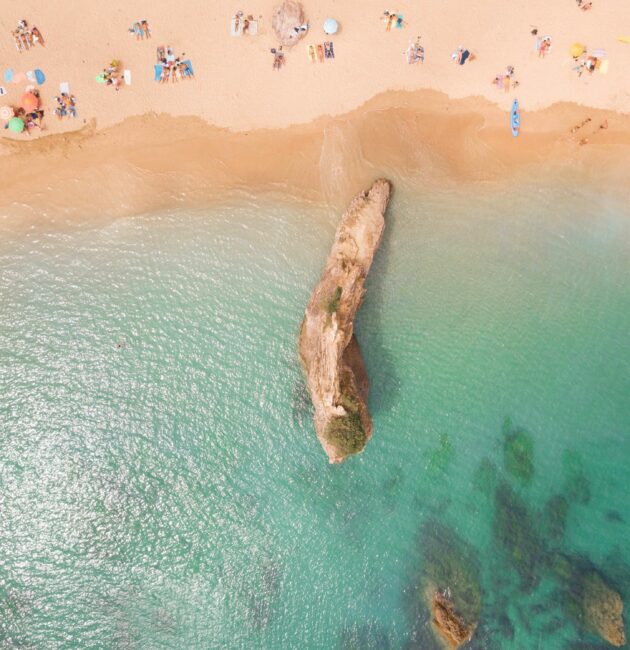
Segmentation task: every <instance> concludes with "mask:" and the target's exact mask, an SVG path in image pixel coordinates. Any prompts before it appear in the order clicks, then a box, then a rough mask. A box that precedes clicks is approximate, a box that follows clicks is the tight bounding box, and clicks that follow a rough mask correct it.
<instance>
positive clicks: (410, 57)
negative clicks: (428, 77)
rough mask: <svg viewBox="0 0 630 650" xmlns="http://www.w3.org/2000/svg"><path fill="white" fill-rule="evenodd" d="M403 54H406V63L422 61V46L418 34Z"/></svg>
mask: <svg viewBox="0 0 630 650" xmlns="http://www.w3.org/2000/svg"><path fill="white" fill-rule="evenodd" d="M405 54H406V56H407V63H409V64H410V65H413V64H414V63H424V48H423V47H422V45H420V36H418V38H417V39H416V42H415V43H409V47H408V48H407V51H406V52H405Z"/></svg>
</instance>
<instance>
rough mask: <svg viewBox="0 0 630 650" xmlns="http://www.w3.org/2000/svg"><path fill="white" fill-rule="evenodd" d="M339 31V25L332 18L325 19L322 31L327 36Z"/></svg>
mask: <svg viewBox="0 0 630 650" xmlns="http://www.w3.org/2000/svg"><path fill="white" fill-rule="evenodd" d="M338 29H339V23H338V22H337V21H336V20H335V19H334V18H326V20H325V21H324V31H325V32H326V33H327V34H336V33H337V30H338Z"/></svg>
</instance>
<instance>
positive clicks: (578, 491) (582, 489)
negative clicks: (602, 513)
mask: <svg viewBox="0 0 630 650" xmlns="http://www.w3.org/2000/svg"><path fill="white" fill-rule="evenodd" d="M562 474H563V477H564V493H565V494H566V495H567V498H568V499H569V501H575V502H576V503H580V504H582V505H586V504H587V503H588V502H589V501H590V500H591V487H590V485H589V482H588V479H587V478H586V475H585V474H584V469H583V466H582V459H581V458H580V456H579V454H577V453H576V452H574V451H571V450H570V449H567V451H565V452H564V453H563V454H562Z"/></svg>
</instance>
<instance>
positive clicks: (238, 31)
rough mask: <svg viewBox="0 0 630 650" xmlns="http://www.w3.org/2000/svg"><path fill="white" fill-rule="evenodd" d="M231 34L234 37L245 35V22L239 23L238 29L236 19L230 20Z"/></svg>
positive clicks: (240, 21)
mask: <svg viewBox="0 0 630 650" xmlns="http://www.w3.org/2000/svg"><path fill="white" fill-rule="evenodd" d="M230 34H231V35H232V36H242V35H243V21H242V20H239V21H238V27H237V26H236V18H232V20H230Z"/></svg>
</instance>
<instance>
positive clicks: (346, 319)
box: [299, 180, 391, 463]
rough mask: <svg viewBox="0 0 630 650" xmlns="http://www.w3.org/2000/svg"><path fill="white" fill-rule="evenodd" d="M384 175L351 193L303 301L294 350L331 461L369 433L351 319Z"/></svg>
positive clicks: (382, 203) (379, 227)
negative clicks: (318, 274) (321, 267)
mask: <svg viewBox="0 0 630 650" xmlns="http://www.w3.org/2000/svg"><path fill="white" fill-rule="evenodd" d="M390 191H391V185H390V183H389V181H386V180H378V181H376V182H375V183H374V184H373V185H372V187H371V188H370V190H369V192H362V193H361V194H359V195H358V196H356V197H355V198H354V199H353V201H352V203H351V204H350V206H349V208H348V209H347V210H346V212H345V214H344V215H343V217H342V218H341V223H340V224H339V227H338V228H337V232H336V234H335V241H334V243H333V247H332V250H331V252H330V255H329V256H328V259H327V261H326V266H325V268H324V272H323V274H322V277H321V278H320V280H319V283H318V284H317V286H316V287H315V290H314V291H313V294H312V296H311V299H310V301H309V303H308V305H307V307H306V313H305V316H304V321H303V322H302V328H301V330H300V340H299V350H300V357H301V359H302V363H303V365H304V370H305V373H306V382H307V385H308V389H309V392H310V395H311V400H312V401H313V406H314V407H315V415H314V420H315V429H316V431H317V437H318V438H319V441H320V442H321V444H322V447H323V448H324V451H325V452H326V454H327V455H328V459H329V461H330V462H331V463H340V462H342V461H343V460H345V459H346V458H347V457H348V456H350V455H352V454H357V453H359V452H360V451H362V450H363V448H364V447H365V444H366V443H367V441H368V440H369V439H370V436H371V435H372V420H371V418H370V414H369V412H368V408H367V393H368V380H367V374H366V372H365V367H364V365H363V359H362V358H361V352H360V350H359V344H358V343H357V340H356V338H355V337H354V329H353V320H354V316H355V314H356V312H357V310H358V309H359V307H360V305H361V302H362V301H363V296H364V295H365V288H364V284H365V279H366V277H367V274H368V271H369V270H370V266H371V264H372V259H373V258H374V254H375V252H376V250H377V249H378V246H379V244H380V242H381V237H382V234H383V229H384V227H385V220H384V218H383V215H384V214H385V209H386V208H387V203H388V202H389V195H390Z"/></svg>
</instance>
